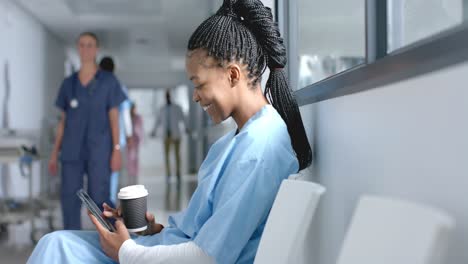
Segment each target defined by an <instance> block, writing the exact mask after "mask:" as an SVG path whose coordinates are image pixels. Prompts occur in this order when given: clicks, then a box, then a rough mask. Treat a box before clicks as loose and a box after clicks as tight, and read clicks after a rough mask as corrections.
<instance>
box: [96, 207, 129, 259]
mask: <svg viewBox="0 0 468 264" xmlns="http://www.w3.org/2000/svg"><path fill="white" fill-rule="evenodd" d="M88 215H89V218H90V219H91V221H92V222H93V224H94V225H95V226H96V229H97V231H98V234H99V242H100V244H101V247H102V250H103V251H104V253H106V255H107V256H108V257H110V258H111V259H113V260H115V261H117V262H119V250H120V247H121V246H122V244H123V243H124V242H125V241H127V240H128V239H130V235H129V234H128V230H127V227H126V226H125V225H124V223H123V222H122V221H121V220H117V221H116V222H115V229H116V231H115V232H110V231H109V230H107V229H106V228H105V227H103V226H102V225H101V223H99V221H98V220H97V219H96V217H94V216H93V215H92V214H91V213H89V212H88Z"/></svg>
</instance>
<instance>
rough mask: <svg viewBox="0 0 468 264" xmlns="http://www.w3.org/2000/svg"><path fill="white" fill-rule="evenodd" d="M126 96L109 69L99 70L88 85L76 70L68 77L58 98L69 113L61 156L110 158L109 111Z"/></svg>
mask: <svg viewBox="0 0 468 264" xmlns="http://www.w3.org/2000/svg"><path fill="white" fill-rule="evenodd" d="M125 99H126V95H125V94H124V93H123V91H122V88H121V85H120V83H119V81H118V80H117V78H116V77H115V76H114V74H112V73H110V72H106V71H101V70H98V71H97V73H96V75H95V77H94V79H93V80H92V81H91V82H90V83H89V84H88V85H87V86H83V85H82V84H81V82H80V80H79V78H78V73H77V72H76V73H74V74H72V75H71V76H69V77H68V78H66V79H65V80H64V81H63V83H62V86H61V88H60V91H59V94H58V96H57V100H56V102H55V105H56V106H57V107H58V108H59V109H60V110H62V111H63V112H65V114H66V118H65V127H64V134H63V138H62V146H61V156H60V159H61V160H62V161H78V160H96V161H107V160H110V157H111V153H112V134H111V128H110V121H109V111H110V110H111V109H112V108H114V107H118V106H119V104H120V103H122V102H123V101H124V100H125ZM73 101H77V102H78V104H77V106H76V105H74V102H73ZM74 106H76V107H74Z"/></svg>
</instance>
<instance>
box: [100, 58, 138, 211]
mask: <svg viewBox="0 0 468 264" xmlns="http://www.w3.org/2000/svg"><path fill="white" fill-rule="evenodd" d="M99 67H100V68H101V70H103V71H107V72H111V73H114V70H115V63H114V60H113V59H112V58H111V57H108V56H106V57H104V58H102V59H101V62H99ZM122 92H123V93H124V94H125V96H126V97H127V99H126V100H124V101H123V102H122V103H121V104H120V105H119V144H120V152H121V154H122V157H123V158H122V161H125V160H126V158H125V156H126V154H127V153H126V151H125V150H126V146H127V141H129V140H130V139H131V137H132V133H133V127H132V117H131V114H130V109H131V108H132V102H131V101H130V99H128V91H127V87H125V86H124V85H122ZM124 163H125V162H124ZM124 171H125V164H123V166H122V168H121V170H120V171H113V172H112V174H111V178H110V200H111V201H112V203H114V204H115V203H116V202H117V190H118V189H119V183H120V184H122V181H123V178H125V177H124V175H125V174H124ZM127 185H129V184H128V180H127Z"/></svg>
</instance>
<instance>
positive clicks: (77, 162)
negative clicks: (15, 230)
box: [49, 32, 126, 230]
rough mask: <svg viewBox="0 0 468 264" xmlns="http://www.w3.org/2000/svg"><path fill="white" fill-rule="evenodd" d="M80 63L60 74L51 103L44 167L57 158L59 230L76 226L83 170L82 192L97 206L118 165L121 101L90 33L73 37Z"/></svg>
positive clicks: (53, 166) (104, 199)
mask: <svg viewBox="0 0 468 264" xmlns="http://www.w3.org/2000/svg"><path fill="white" fill-rule="evenodd" d="M77 49H78V53H79V56H80V61H81V68H80V70H79V71H78V72H76V73H73V74H72V75H71V76H70V77H68V78H66V79H65V80H64V81H63V83H62V86H61V87H60V90H59V93H58V96H57V100H56V102H55V105H56V106H57V107H58V108H59V109H60V111H61V119H60V122H59V124H58V126H57V136H56V139H55V144H54V148H53V150H52V153H51V158H50V161H49V171H50V173H51V174H52V175H55V174H56V173H57V167H58V166H57V164H58V160H59V158H60V161H61V169H62V171H61V175H62V189H61V191H62V193H61V200H62V213H63V226H64V229H72V230H79V229H81V219H80V216H81V214H80V210H81V202H80V200H79V198H78V197H77V195H76V192H77V191H78V190H79V189H81V188H83V178H84V175H85V174H86V175H87V182H88V193H89V195H90V196H91V197H92V198H93V200H94V201H96V202H97V204H98V205H101V204H102V203H104V202H108V203H109V204H112V203H110V201H109V197H110V196H109V190H110V186H109V181H110V175H111V171H118V170H120V166H121V156H120V145H119V111H118V106H119V105H120V103H121V102H122V101H124V100H125V98H126V97H125V95H124V93H123V92H122V89H121V86H120V84H119V82H118V81H117V79H116V78H115V77H114V75H113V74H112V73H109V72H105V71H101V70H99V68H98V66H97V65H96V55H97V52H98V49H99V41H98V38H97V37H96V35H95V34H94V33H91V32H85V33H82V34H80V36H79V37H78V40H77Z"/></svg>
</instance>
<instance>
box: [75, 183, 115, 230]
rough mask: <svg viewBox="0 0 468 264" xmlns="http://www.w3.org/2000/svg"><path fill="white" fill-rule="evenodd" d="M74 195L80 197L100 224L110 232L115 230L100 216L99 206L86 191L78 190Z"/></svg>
mask: <svg viewBox="0 0 468 264" xmlns="http://www.w3.org/2000/svg"><path fill="white" fill-rule="evenodd" d="M76 195H78V197H79V198H80V200H81V202H82V203H83V204H84V205H85V206H86V208H88V210H89V211H90V212H91V214H93V215H94V217H96V219H97V220H98V221H99V223H101V225H102V226H103V227H105V228H107V230H109V231H111V232H115V228H114V226H113V225H112V224H111V223H110V222H109V221H108V220H107V219H105V218H103V217H102V211H101V209H99V207H98V206H97V205H96V203H95V202H94V201H93V199H91V197H89V195H88V193H86V192H85V191H84V190H83V189H81V190H79V191H78V192H76Z"/></svg>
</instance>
